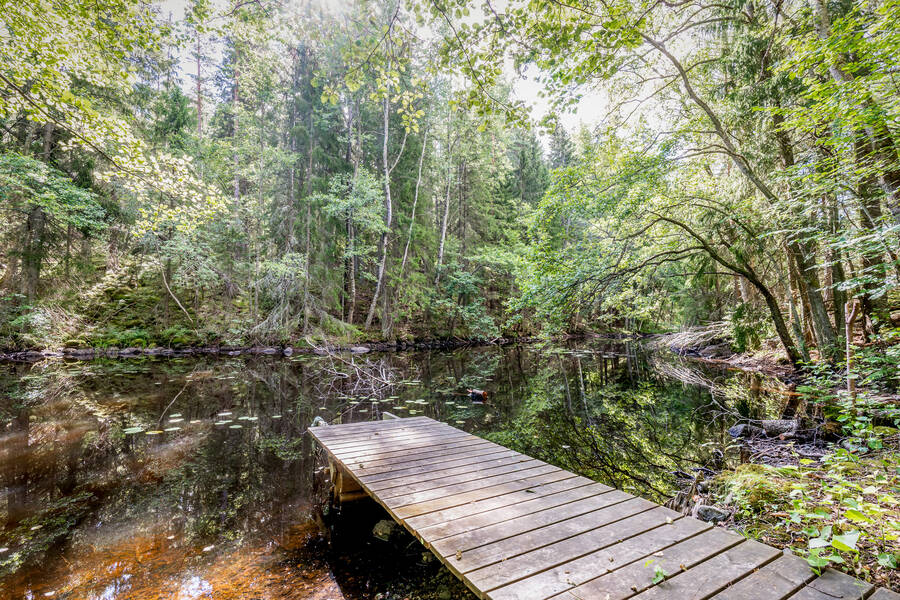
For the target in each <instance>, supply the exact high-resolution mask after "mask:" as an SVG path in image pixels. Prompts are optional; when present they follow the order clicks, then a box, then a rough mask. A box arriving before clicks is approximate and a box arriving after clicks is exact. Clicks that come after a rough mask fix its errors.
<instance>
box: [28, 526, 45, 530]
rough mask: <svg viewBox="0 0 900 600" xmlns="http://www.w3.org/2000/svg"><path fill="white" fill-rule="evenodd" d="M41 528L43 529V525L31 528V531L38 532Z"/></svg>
mask: <svg viewBox="0 0 900 600" xmlns="http://www.w3.org/2000/svg"><path fill="white" fill-rule="evenodd" d="M41 527H43V525H35V526H34V527H32V528H31V531H37V530H38V529H40V528H41Z"/></svg>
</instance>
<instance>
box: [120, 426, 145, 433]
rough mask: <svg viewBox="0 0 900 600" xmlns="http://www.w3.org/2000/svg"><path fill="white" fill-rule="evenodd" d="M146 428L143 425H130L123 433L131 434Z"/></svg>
mask: <svg viewBox="0 0 900 600" xmlns="http://www.w3.org/2000/svg"><path fill="white" fill-rule="evenodd" d="M143 430H144V428H143V427H129V428H128V429H123V430H122V433H124V434H126V435H131V434H132V433H140V432H142V431H143Z"/></svg>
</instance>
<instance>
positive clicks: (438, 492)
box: [379, 459, 561, 508]
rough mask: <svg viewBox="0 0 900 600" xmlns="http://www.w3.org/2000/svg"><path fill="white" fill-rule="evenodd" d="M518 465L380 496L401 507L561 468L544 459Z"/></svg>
mask: <svg viewBox="0 0 900 600" xmlns="http://www.w3.org/2000/svg"><path fill="white" fill-rule="evenodd" d="M517 467H518V468H517V469H516V470H515V471H514V472H512V473H503V474H500V475H494V476H492V477H486V478H484V479H476V480H475V481H467V482H465V483H456V484H451V485H447V486H441V487H437V488H432V489H430V490H425V491H423V492H413V493H411V494H404V493H402V490H401V491H400V492H398V493H397V494H396V495H394V496H388V497H387V498H385V497H382V496H379V497H380V498H381V499H382V500H384V503H385V504H387V505H388V506H389V507H391V508H400V507H401V506H407V505H410V504H421V503H423V502H429V501H431V500H437V499H438V498H443V497H445V496H452V495H460V494H464V493H465V492H472V491H476V490H480V489H482V488H489V487H491V486H495V485H498V484H503V483H505V482H507V481H509V479H510V478H511V477H513V478H515V477H530V476H533V475H543V474H544V473H552V472H554V471H560V470H561V469H559V468H557V467H554V466H553V465H548V464H547V463H545V462H543V461H540V460H533V459H532V460H530V461H528V462H525V463H519V464H518V465H517Z"/></svg>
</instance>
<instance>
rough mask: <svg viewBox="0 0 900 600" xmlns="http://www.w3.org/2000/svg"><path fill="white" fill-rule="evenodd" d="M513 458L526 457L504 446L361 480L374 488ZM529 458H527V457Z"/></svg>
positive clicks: (365, 477)
mask: <svg viewBox="0 0 900 600" xmlns="http://www.w3.org/2000/svg"><path fill="white" fill-rule="evenodd" d="M511 457H516V458H519V457H525V455H524V454H520V453H518V452H516V451H514V450H506V449H505V448H503V447H502V446H500V447H498V448H497V449H494V450H493V451H492V452H477V453H472V454H468V453H465V454H460V455H458V457H455V458H454V459H453V460H449V461H444V462H443V463H442V464H441V463H439V462H437V461H433V462H426V463H424V464H421V465H417V466H414V467H407V468H405V469H400V468H398V469H392V470H390V471H387V472H383V473H376V474H374V475H366V474H360V475H359V477H360V479H364V480H365V481H366V482H367V483H368V484H369V485H372V486H373V489H375V488H374V484H376V483H379V482H382V481H384V482H387V481H390V480H391V479H400V480H401V481H402V480H404V479H405V478H407V477H412V478H415V477H418V476H419V475H423V476H430V475H432V474H435V473H437V474H438V476H439V477H440V476H442V475H444V474H451V473H449V472H452V471H455V470H456V469H460V468H465V467H473V468H477V467H478V466H479V465H482V464H490V463H492V462H494V461H496V460H501V459H504V458H511ZM525 458H527V457H525Z"/></svg>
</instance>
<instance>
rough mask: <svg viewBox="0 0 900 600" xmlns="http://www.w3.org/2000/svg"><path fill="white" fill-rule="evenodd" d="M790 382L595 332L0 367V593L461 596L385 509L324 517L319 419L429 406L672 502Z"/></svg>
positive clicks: (413, 411) (457, 422)
mask: <svg viewBox="0 0 900 600" xmlns="http://www.w3.org/2000/svg"><path fill="white" fill-rule="evenodd" d="M710 385H712V391H713V393H711V392H710ZM467 388H479V389H484V390H486V391H487V392H488V394H489V402H487V403H483V404H479V403H473V402H472V401H470V400H469V398H468V396H467V395H466V393H465V390H466V389H467ZM780 397H781V395H780V394H779V391H778V389H777V385H776V384H773V383H772V382H762V381H761V379H760V378H759V377H758V376H755V375H747V374H742V373H728V372H725V371H719V372H717V371H709V370H708V369H707V370H702V371H701V370H697V368H696V367H693V366H691V365H687V364H683V363H678V362H673V361H672V360H670V359H664V358H661V357H660V356H658V355H656V356H650V357H648V356H647V355H644V354H642V353H640V352H637V351H636V350H635V349H634V348H633V347H629V346H617V345H601V344H591V345H581V346H578V347H575V346H570V347H543V348H538V347H504V348H499V347H490V348H481V349H466V350H459V351H455V352H411V353H392V354H370V355H365V356H362V357H359V356H357V357H351V356H350V355H341V356H333V357H327V356H326V357H319V356H306V355H304V356H295V357H291V358H280V357H265V358H262V357H255V358H230V359H223V358H191V359H150V358H138V359H131V360H116V361H93V362H64V361H48V362H42V363H37V364H34V365H9V364H7V365H0V524H2V531H0V597H3V598H15V599H19V598H27V599H38V598H72V599H76V598H77V599H81V598H86V599H92V600H119V599H135V600H136V599H145V598H147V599H150V598H177V599H193V598H223V599H231V598H260V599H263V598H264V599H275V598H311V599H317V600H318V599H321V600H324V599H334V600H342V599H343V600H362V599H369V598H375V597H376V596H379V594H380V596H379V597H381V598H407V597H408V598H412V599H415V598H432V597H434V598H447V597H452V598H465V597H467V596H466V592H465V590H464V588H462V586H461V584H458V583H457V582H456V581H455V579H453V578H452V577H451V576H449V574H448V573H447V572H446V571H445V570H442V568H441V567H440V565H439V564H436V561H431V560H429V559H430V556H429V555H428V553H427V552H425V553H423V552H422V550H423V548H422V547H421V546H419V545H418V544H417V543H414V544H409V543H407V541H408V540H401V543H400V544H399V545H398V544H396V543H394V544H391V543H386V542H382V541H380V540H377V539H374V538H373V537H372V536H371V535H370V531H371V526H372V524H373V523H374V522H375V521H377V520H378V519H379V518H383V517H384V513H382V512H380V509H378V508H377V507H372V506H366V505H362V506H363V508H353V509H345V511H344V513H343V514H341V515H339V516H337V517H336V516H335V515H334V514H331V515H326V516H325V520H324V521H323V519H322V516H321V510H320V509H321V507H322V506H323V504H324V502H323V499H324V498H325V497H326V496H327V486H326V485H325V474H324V473H323V472H322V467H323V462H322V458H321V456H319V455H318V453H317V452H316V449H315V447H314V446H313V443H312V440H311V438H310V436H309V435H308V434H305V433H304V432H305V430H306V429H307V427H308V426H309V425H310V423H312V421H313V420H314V418H315V417H317V416H320V417H323V418H324V419H326V420H337V419H340V420H342V421H344V422H347V421H359V420H368V419H373V418H378V417H379V413H381V412H382V411H390V412H392V413H394V414H397V415H412V416H416V415H425V416H429V417H432V418H435V419H439V420H442V421H445V422H448V423H450V424H452V425H454V426H455V427H459V428H461V429H464V430H466V431H470V432H472V433H475V434H477V435H482V436H485V437H488V438H490V439H492V440H493V441H496V442H498V443H501V444H504V445H506V446H509V447H512V448H514V449H516V450H519V451H521V452H525V453H527V454H529V455H532V456H534V457H536V458H540V459H542V460H545V461H548V462H551V463H553V464H556V465H558V466H560V467H563V468H566V469H569V470H572V471H575V472H578V473H580V474H583V475H586V476H588V477H592V478H594V479H596V480H599V481H602V482H604V483H607V484H610V485H615V486H617V487H619V488H622V489H625V490H627V491H630V492H632V493H635V494H638V495H641V496H644V497H646V498H650V499H653V500H657V501H664V500H665V499H666V498H667V497H668V496H670V495H671V494H672V493H673V492H674V491H675V490H676V489H677V482H676V478H675V476H674V475H673V472H675V471H682V472H691V469H695V468H699V467H704V466H705V467H712V468H719V467H721V466H722V465H723V464H724V463H728V462H730V461H734V460H735V457H734V454H735V452H734V447H733V445H732V443H731V440H730V438H729V437H728V436H727V434H726V432H725V430H726V429H727V427H728V426H730V425H731V424H732V423H733V422H732V421H730V420H727V419H723V418H717V417H718V416H719V415H721V414H722V408H724V407H727V408H736V409H737V410H739V411H741V412H742V413H744V414H752V415H753V416H771V415H774V414H775V413H777V412H778V411H779V410H780V402H781V401H780V400H779V398H780ZM326 522H327V524H328V526H326V524H325V523H326ZM328 537H330V539H331V543H329V542H328V541H327V539H326V538H328ZM410 539H411V538H410Z"/></svg>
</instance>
